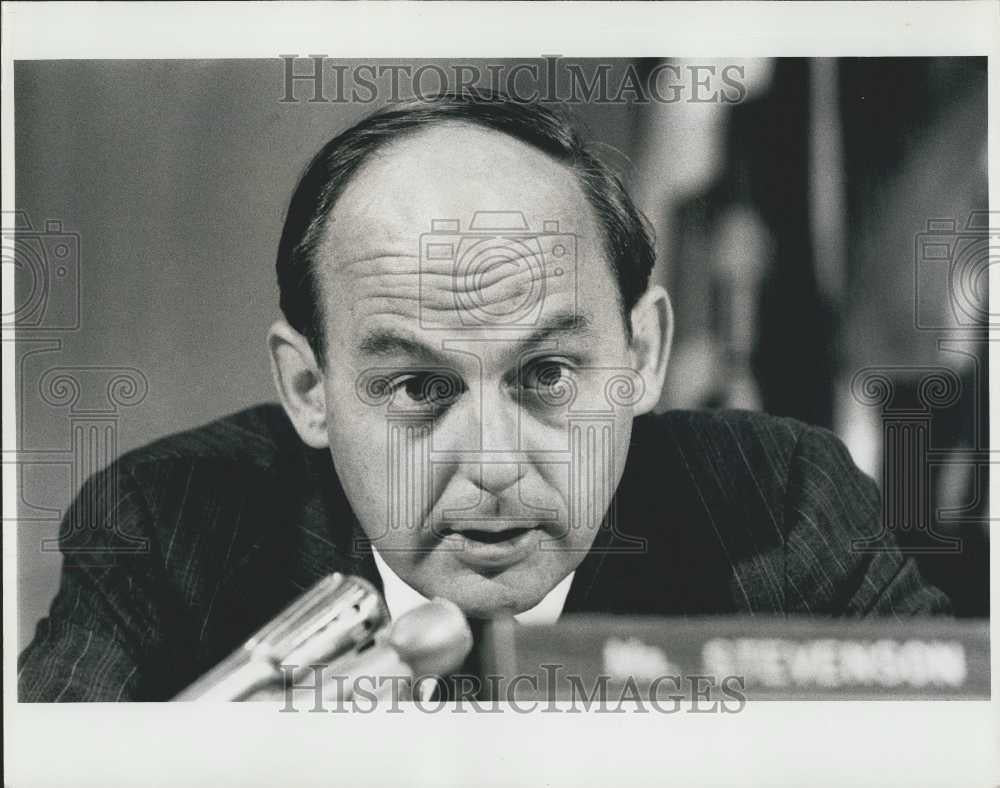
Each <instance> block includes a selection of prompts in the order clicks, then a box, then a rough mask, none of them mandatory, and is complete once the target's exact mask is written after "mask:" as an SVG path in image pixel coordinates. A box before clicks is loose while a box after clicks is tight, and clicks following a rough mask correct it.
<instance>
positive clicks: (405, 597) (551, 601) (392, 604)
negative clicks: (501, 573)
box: [372, 548, 576, 624]
mask: <svg viewBox="0 0 1000 788" xmlns="http://www.w3.org/2000/svg"><path fill="white" fill-rule="evenodd" d="M372 553H373V554H374V556H375V566H376V567H378V573H379V575H381V577H382V586H383V595H384V596H385V604H386V607H388V608H389V615H390V616H392V617H393V619H397V618H399V617H400V616H401V615H403V614H404V613H407V612H409V611H410V610H413V608H415V607H419V606H420V605H422V604H424V603H425V602H429V601H430V600H429V599H427V597H425V596H424V595H423V594H421V593H420V592H419V591H417V590H416V589H414V588H413V587H412V586H411V585H409V584H408V583H407V582H406V581H405V580H403V578H401V577H400V576H399V575H397V574H396V573H395V572H394V571H392V569H391V568H390V566H389V565H388V564H387V563H386V562H385V559H384V558H382V556H380V555H379V553H378V550H375V549H374V548H373V549H372ZM574 574H576V573H575V572H570V573H569V574H568V575H566V577H564V578H563V579H562V580H560V581H559V584H558V585H557V586H556V587H555V588H553V589H552V590H551V591H549V593H547V594H546V595H545V596H544V597H543V598H542V601H541V602H539V603H538V604H537V605H535V606H534V607H533V608H530V609H528V610H525V611H524V612H523V613H517V614H515V615H514V620H515V621H517V622H518V623H520V624H554V623H555V622H556V621H557V620H558V619H559V616H560V615H562V609H563V605H565V604H566V595H567V594H569V587H570V585H571V584H572V583H573V575H574Z"/></svg>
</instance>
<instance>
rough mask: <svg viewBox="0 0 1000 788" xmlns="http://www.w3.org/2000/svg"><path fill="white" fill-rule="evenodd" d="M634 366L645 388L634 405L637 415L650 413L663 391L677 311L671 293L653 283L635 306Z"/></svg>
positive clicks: (633, 318)
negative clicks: (671, 300)
mask: <svg viewBox="0 0 1000 788" xmlns="http://www.w3.org/2000/svg"><path fill="white" fill-rule="evenodd" d="M631 320H632V343H631V353H632V368H633V369H635V370H636V371H637V372H638V373H639V374H640V375H642V380H643V383H645V390H644V391H643V395H642V397H641V398H640V399H639V401H638V402H637V403H636V404H635V407H634V412H635V415H637V416H640V415H642V414H643V413H648V412H649V411H651V410H652V409H653V408H655V407H656V405H657V403H658V402H659V401H660V394H661V392H662V391H663V381H664V379H665V378H666V375H667V362H668V361H669V360H670V346H671V344H672V343H673V340H674V310H673V307H672V306H671V305H670V296H668V295H667V291H666V290H664V289H663V288H662V287H660V286H659V285H653V286H652V287H650V288H649V289H648V290H646V292H645V293H644V294H643V296H642V298H640V299H639V301H638V303H637V304H636V305H635V306H634V307H633V308H632V314H631Z"/></svg>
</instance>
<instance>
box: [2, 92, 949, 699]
mask: <svg viewBox="0 0 1000 788" xmlns="http://www.w3.org/2000/svg"><path fill="white" fill-rule="evenodd" d="M653 261H654V255H653V251H652V244H651V241H650V238H649V236H648V234H647V231H646V229H645V227H644V225H643V222H642V220H641V217H640V215H639V214H638V212H637V211H636V209H635V207H634V206H633V204H632V202H631V200H630V199H629V197H628V195H627V194H626V192H625V191H624V189H623V187H622V186H621V184H620V183H619V181H618V180H617V179H616V178H615V177H614V176H613V175H612V174H610V172H609V171H608V170H607V169H606V168H605V167H604V166H603V165H602V164H601V163H600V162H599V161H598V160H597V159H596V158H595V157H593V156H592V155H591V154H590V153H588V152H587V150H586V149H585V148H584V146H583V145H582V143H581V141H580V139H579V137H578V136H577V135H576V133H575V132H574V131H573V129H572V128H571V127H570V126H569V125H567V123H566V122H565V121H564V120H563V119H562V118H560V117H559V116H558V115H556V114H554V113H552V112H551V111H549V110H546V109H543V108H541V107H539V106H535V105H524V104H518V103H514V102H510V101H508V100H506V99H504V98H503V97H496V96H481V95H450V96H445V97H442V98H441V99H439V100H436V101H433V102H424V103H420V102H415V103H410V104H403V105H395V106H391V107H389V108H388V109H386V110H383V111H381V112H379V113H376V114H375V115H373V116H370V117H369V118H367V119H365V120H363V121H362V122H361V123H359V124H358V125H357V126H355V127H353V128H351V129H349V130H347V131H345V132H343V133H342V134H340V135H339V136H337V137H335V138H334V139H333V140H331V141H330V142H329V143H328V144H327V145H326V146H325V147H324V148H323V149H322V150H321V151H320V152H319V154H318V155H317V156H316V158H315V159H314V160H313V162H312V164H311V165H310V166H309V168H308V169H307V171H306V173H305V174H304V176H303V177H302V179H301V181H300V183H299V185H298V187H297V189H296V191H295V193H294V195H293V197H292V200H291V204H290V207H289V211H288V215H287V218H286V222H285V227H284V231H283V234H282V238H281V242H280V246H279V252H278V262H277V269H278V280H279V287H280V291H281V307H282V310H283V313H284V316H285V320H283V321H279V322H278V323H276V324H275V325H274V326H272V328H271V330H270V333H269V346H270V352H271V358H272V362H273V364H272V366H273V371H274V378H275V383H276V386H277V389H278V393H279V395H280V399H281V405H282V407H281V408H278V407H277V406H264V407H259V408H254V409H251V410H248V411H244V412H242V413H239V414H236V415H234V416H232V417H229V418H226V419H223V420H221V421H218V422H215V423H214V424H210V425H208V426H206V427H203V428H201V429H197V430H194V431H191V432H188V433H184V434H181V435H175V436H171V437H169V438H166V439H164V440H162V441H159V442H157V443H154V444H153V445H151V446H148V447H146V448H143V449H140V450H138V451H136V452H132V453H130V454H128V455H126V456H125V457H123V458H121V459H120V460H119V461H118V462H117V463H116V464H114V465H113V466H112V467H111V468H110V469H109V470H108V471H106V472H104V473H103V474H100V475H98V476H97V477H96V478H95V479H93V480H92V481H91V482H89V483H88V485H87V486H86V487H85V488H84V490H83V491H82V492H81V495H80V497H79V499H78V501H77V503H76V504H75V506H74V510H73V511H71V512H70V513H69V515H68V516H67V522H68V523H77V524H79V523H80V522H85V523H86V524H88V525H89V526H90V528H89V529H82V528H79V527H75V528H67V529H66V533H65V536H64V540H63V545H64V552H65V563H64V568H63V577H62V585H61V588H60V591H59V594H58V596H57V598H56V599H55V601H54V602H53V605H52V609H51V612H50V615H49V617H48V618H47V619H46V620H44V621H43V622H42V623H40V624H39V627H38V631H37V633H36V636H35V639H34V641H33V642H32V643H31V644H30V645H29V647H28V648H27V650H26V651H25V652H24V654H23V655H22V660H21V671H20V697H21V699H22V700H84V699H91V700H125V699H135V700H149V699H165V698H169V697H172V695H173V694H174V693H176V692H177V691H178V690H180V689H181V688H183V687H184V686H185V685H187V684H188V683H190V682H191V681H192V680H193V679H195V678H196V677H197V676H199V675H200V674H202V673H204V672H205V671H206V670H207V669H209V668H210V667H211V666H212V665H213V664H215V663H216V662H218V661H219V660H220V659H221V658H223V657H224V656H225V655H226V654H228V653H229V652H230V651H231V650H232V649H233V648H234V647H235V646H237V645H238V644H239V643H240V642H241V641H242V640H243V639H244V638H245V637H247V635H248V634H250V633H251V632H252V631H254V630H255V629H256V628H258V627H259V626H260V625H261V624H262V623H264V622H265V621H267V620H268V618H269V617H271V616H273V615H274V614H275V613H276V612H277V611H278V610H279V609H280V608H281V607H283V606H284V605H285V604H287V603H288V602H289V601H290V600H291V599H293V598H294V597H295V596H297V595H298V594H299V593H301V592H302V591H303V590H304V589H305V588H307V587H309V586H310V585H311V584H312V583H314V582H315V581H316V580H317V579H319V578H320V577H322V576H323V575H326V574H328V573H330V572H333V571H340V572H345V573H351V574H357V575H361V576H364V577H367V578H368V579H370V580H371V581H372V582H374V583H375V584H376V585H377V586H378V587H379V588H381V589H383V590H384V593H385V596H386V601H387V604H388V606H389V609H390V612H391V613H392V614H393V615H394V616H398V615H400V613H402V612H404V611H405V610H407V609H409V608H411V607H413V606H415V605H416V604H419V603H420V602H421V601H422V600H424V599H426V598H429V597H435V596H442V597H445V598H448V599H451V600H453V601H454V602H456V603H457V604H458V605H459V606H460V607H461V608H462V609H463V610H464V611H465V612H466V613H467V614H468V615H470V616H489V615H492V614H496V613H500V612H503V611H507V612H510V613H513V614H515V615H516V616H517V618H518V619H519V620H521V621H522V622H525V623H531V622H533V621H535V622H538V621H553V620H555V619H556V618H558V617H559V616H560V615H561V614H563V613H570V612H576V611H584V610H586V611H604V612H610V613H655V614H660V615H691V614H713V613H746V614H756V613H772V614H782V615H783V614H811V615H821V616H861V615H890V616H899V615H908V614H915V613H930V612H936V611H941V610H944V609H946V608H947V604H948V603H947V600H946V598H944V597H943V595H942V594H941V593H940V592H939V591H937V590H936V589H934V588H932V587H929V586H927V585H926V584H925V583H924V582H923V581H922V580H921V578H920V576H919V574H918V571H917V569H916V567H915V565H914V562H913V561H912V559H906V558H905V557H904V556H902V555H901V554H900V552H899V551H898V550H897V549H896V548H895V546H894V544H893V542H892V541H891V538H889V537H886V538H885V539H884V542H883V544H882V548H883V549H881V550H879V551H866V552H861V551H856V550H854V549H853V547H852V542H853V541H854V540H861V539H866V538H871V537H874V536H877V535H878V534H879V531H880V526H879V517H878V515H879V506H878V495H877V492H876V488H875V485H874V484H873V482H872V481H871V480H869V479H868V478H867V477H865V476H863V475H862V474H861V473H860V472H859V471H858V470H857V469H856V468H855V467H854V466H853V464H852V463H851V461H850V459H849V457H848V455H847V453H846V451H845V449H844V448H843V447H842V445H841V444H840V443H839V442H838V441H837V440H836V439H835V438H834V437H833V436H831V435H830V434H829V433H827V432H825V431H822V430H818V429H814V428H810V427H807V426H805V425H803V424H801V423H797V422H794V421H791V420H785V419H776V418H771V417H766V416H763V415H757V414H749V413H714V414H708V413H679V412H674V413H666V414H663V415H654V414H653V413H652V411H653V408H654V406H655V405H656V403H657V402H658V400H659V397H660V390H661V387H662V384H663V380H664V374H665V370H666V366H667V362H668V357H669V348H670V339H671V308H670V303H669V300H668V297H667V294H666V293H665V292H664V291H663V289H662V288H660V287H658V286H650V284H649V276H650V271H651V268H652V265H653ZM80 533H86V535H87V536H86V538H87V539H89V540H91V541H89V542H88V545H90V549H89V553H85V554H84V553H80V552H79V551H75V550H74V539H79V538H83V537H80V536H76V535H78V534H80ZM95 535H96V536H95ZM95 538H98V539H103V540H104V541H103V542H102V543H100V544H98V545H97V546H96V547H94V545H93V540H94V539H95ZM125 543H127V544H130V545H135V544H141V545H142V546H143V548H142V549H138V550H137V549H131V550H125V549H118V550H116V549H115V548H116V547H120V546H121V545H122V544H125ZM102 547H103V549H101V548H102Z"/></svg>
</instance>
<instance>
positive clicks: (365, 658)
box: [174, 574, 473, 701]
mask: <svg viewBox="0 0 1000 788" xmlns="http://www.w3.org/2000/svg"><path fill="white" fill-rule="evenodd" d="M472 640H473V639H472V632H471V631H470V629H469V625H468V623H467V622H466V620H465V616H464V615H463V614H462V611H461V609H459V607H458V606H457V605H456V604H455V603H453V602H450V601H448V600H447V599H441V598H438V599H434V600H433V601H431V602H428V603H426V604H423V605H421V606H420V607H417V608H415V609H413V610H411V611H409V612H408V613H405V614H404V615H402V616H400V617H399V619H398V620H396V621H395V622H393V623H392V625H391V626H389V613H388V610H387V609H386V607H385V602H384V601H383V600H382V597H381V595H380V594H379V593H378V591H377V590H376V589H375V588H374V586H372V585H371V584H370V583H368V582H367V581H365V580H362V579H361V578H358V577H346V576H344V575H341V574H333V575H330V576H329V577H327V578H324V579H323V580H321V581H320V582H319V583H317V584H316V585H315V586H314V587H313V588H312V589H310V590H309V591H307V592H306V593H305V594H304V595H303V596H302V597H300V598H299V599H298V600H296V601H295V602H293V603H292V604H291V605H289V606H288V607H287V608H286V609H285V610H284V611H282V612H281V613H280V614H279V615H278V616H277V617H276V618H275V619H274V620H272V621H271V622H270V623H269V624H267V625H266V626H265V627H264V628H262V629H261V630H260V631H259V632H257V633H256V634H255V635H254V636H253V637H251V638H250V639H249V640H247V642H246V643H244V644H243V646H241V647H240V648H239V649H237V650H236V651H235V652H234V653H233V654H231V655H230V656H229V657H227V658H226V659H225V660H223V661H222V662H221V663H219V665H217V666H216V667H214V668H213V669H212V670H210V671H209V672H208V673H206V674H205V675H204V676H202V677H201V678H200V679H198V680H197V681H195V682H194V683H193V684H192V685H190V686H189V687H188V688H187V689H185V690H184V691H183V692H181V693H180V694H179V695H177V696H176V697H175V698H174V700H183V701H188V700H215V701H223V700H267V699H278V698H280V697H281V695H282V694H283V692H284V688H285V686H286V683H287V684H289V685H291V686H292V687H294V685H295V683H296V682H297V681H299V680H300V679H302V678H304V677H305V676H307V675H309V674H311V673H312V671H313V669H314V666H316V665H321V664H322V665H326V667H325V668H324V669H323V671H322V673H323V674H324V675H337V676H340V677H344V678H348V677H351V676H353V677H355V680H356V679H357V677H359V676H370V677H372V678H376V677H378V676H380V675H386V676H389V675H398V674H400V673H401V671H400V667H403V668H404V669H405V670H406V671H407V672H408V673H409V676H406V678H409V677H412V676H416V677H424V676H429V675H441V674H444V673H447V672H449V671H451V670H454V669H455V668H457V667H459V666H460V665H461V664H462V662H463V661H464V660H465V658H466V656H467V655H468V654H469V652H470V651H471V649H472ZM344 684H345V682H340V683H339V684H338V687H341V688H343V689H344V694H343V695H342V696H341V699H343V700H347V699H349V698H350V697H351V695H352V694H353V693H352V691H351V688H350V687H345V686H344Z"/></svg>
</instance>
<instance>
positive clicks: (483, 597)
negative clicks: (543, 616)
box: [434, 569, 555, 618]
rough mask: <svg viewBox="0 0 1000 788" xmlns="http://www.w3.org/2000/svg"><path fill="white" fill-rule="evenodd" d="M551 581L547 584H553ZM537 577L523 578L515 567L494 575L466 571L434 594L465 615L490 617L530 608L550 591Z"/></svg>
mask: <svg viewBox="0 0 1000 788" xmlns="http://www.w3.org/2000/svg"><path fill="white" fill-rule="evenodd" d="M554 586H555V583H553V584H552V586H551V587H554ZM551 587H550V586H549V585H548V584H543V583H539V579H538V578H537V577H534V578H531V580H529V581H527V582H526V581H525V578H524V577H523V575H521V573H519V572H517V571H516V569H509V570H507V571H503V572H499V573H494V574H492V575H491V574H489V573H485V574H480V573H469V574H465V575H463V576H462V577H460V578H454V579H453V580H452V581H451V582H450V583H449V584H448V587H447V588H446V589H442V590H441V591H440V592H437V593H435V594H434V595H435V596H443V597H445V598H446V599H449V600H451V601H452V602H454V603H455V604H456V605H458V606H459V607H460V608H461V609H462V612H463V613H465V615H466V616H467V617H469V618H494V617H496V616H500V615H505V614H510V615H515V614H517V613H523V612H524V611H525V610H530V609H531V608H533V607H534V606H535V605H537V604H538V603H539V602H541V601H542V599H544V598H545V595H546V594H547V593H548V592H549V591H550V590H551Z"/></svg>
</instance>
